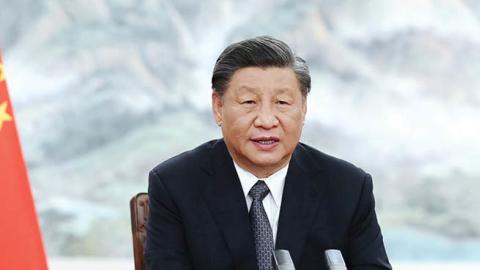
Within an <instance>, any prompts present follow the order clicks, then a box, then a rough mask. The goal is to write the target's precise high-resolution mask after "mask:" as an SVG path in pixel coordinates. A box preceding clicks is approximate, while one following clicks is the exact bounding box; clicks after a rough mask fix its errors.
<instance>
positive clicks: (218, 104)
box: [212, 90, 223, 126]
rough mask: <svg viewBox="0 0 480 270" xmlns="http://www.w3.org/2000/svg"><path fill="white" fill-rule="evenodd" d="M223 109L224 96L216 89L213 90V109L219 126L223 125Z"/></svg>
mask: <svg viewBox="0 0 480 270" xmlns="http://www.w3.org/2000/svg"><path fill="white" fill-rule="evenodd" d="M222 109H223V100H222V97H221V96H220V95H219V94H218V93H217V92H216V91H215V90H214V91H212V111H213V117H215V121H216V122H217V124H218V125H219V126H221V125H222V121H223V118H222V115H223V114H222Z"/></svg>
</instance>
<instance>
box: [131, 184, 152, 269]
mask: <svg viewBox="0 0 480 270" xmlns="http://www.w3.org/2000/svg"><path fill="white" fill-rule="evenodd" d="M130 219H131V221H132V238H133V259H134V262H135V270H147V266H146V264H145V260H144V258H143V251H144V248H145V240H146V237H147V227H146V226H147V221H148V194H147V193H145V192H142V193H138V194H137V195H135V196H133V198H132V199H131V200H130Z"/></svg>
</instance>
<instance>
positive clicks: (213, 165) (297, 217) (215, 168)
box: [204, 140, 325, 270]
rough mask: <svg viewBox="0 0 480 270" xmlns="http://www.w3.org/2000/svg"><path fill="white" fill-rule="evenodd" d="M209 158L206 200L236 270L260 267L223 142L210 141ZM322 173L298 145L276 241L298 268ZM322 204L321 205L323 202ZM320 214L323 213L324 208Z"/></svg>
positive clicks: (315, 205) (292, 161)
mask: <svg viewBox="0 0 480 270" xmlns="http://www.w3.org/2000/svg"><path fill="white" fill-rule="evenodd" d="M209 156H210V158H209V159H207V160H206V161H205V164H204V169H205V170H206V171H207V173H209V174H210V175H211V178H210V179H209V181H210V182H209V183H208V184H207V185H206V189H205V191H206V192H205V198H206V201H207V204H208V205H209V208H210V210H211V212H212V215H213V217H214V219H215V222H216V223H217V225H218V228H219V230H220V231H221V232H222V234H223V237H224V238H225V241H226V243H227V246H228V248H229V250H230V252H231V254H232V258H233V261H234V264H235V266H236V268H237V269H241V270H250V269H252V270H253V269H257V264H256V259H255V258H256V257H255V244H254V240H253V233H252V230H251V227H250V222H249V214H248V209H247V205H246V203H245V197H244V194H243V191H242V186H241V183H240V180H239V179H238V176H237V173H236V171H235V168H234V165H233V161H232V158H231V157H230V154H229V153H228V150H227V147H226V145H225V143H224V141H223V140H218V141H216V142H213V143H212V147H211V150H210V155H209ZM322 173H324V171H323V170H322V169H321V168H319V166H318V164H315V163H314V162H313V160H312V159H311V158H310V157H309V155H308V153H307V150H306V149H305V146H304V145H302V144H299V145H298V146H297V147H296V149H295V151H294V153H293V155H292V159H291V160H290V164H289V168H288V172H287V176H286V179H285V187H284V190H283V198H282V207H281V209H280V219H279V224H278V233H277V239H276V249H286V250H288V251H289V252H290V254H291V256H292V259H293V261H294V263H295V265H299V263H300V261H301V255H302V253H303V247H304V246H305V241H306V236H307V233H308V231H309V230H310V227H311V225H312V221H313V218H314V217H315V213H317V212H318V210H317V209H318V208H319V205H320V201H321V199H322V198H324V197H325V196H322V189H319V187H317V186H315V184H314V183H315V182H314V181H313V178H314V177H325V176H321V174H322ZM322 205H323V204H322ZM319 210H321V211H320V212H318V214H320V215H323V214H324V213H325V211H324V209H319Z"/></svg>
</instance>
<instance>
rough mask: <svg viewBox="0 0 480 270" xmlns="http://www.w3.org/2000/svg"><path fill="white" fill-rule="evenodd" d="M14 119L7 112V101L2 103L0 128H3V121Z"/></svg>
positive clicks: (0, 105) (0, 107)
mask: <svg viewBox="0 0 480 270" xmlns="http://www.w3.org/2000/svg"><path fill="white" fill-rule="evenodd" d="M6 121H12V116H11V115H9V114H8V113H7V102H6V101H4V102H2V103H1V104H0V130H2V126H3V122H6Z"/></svg>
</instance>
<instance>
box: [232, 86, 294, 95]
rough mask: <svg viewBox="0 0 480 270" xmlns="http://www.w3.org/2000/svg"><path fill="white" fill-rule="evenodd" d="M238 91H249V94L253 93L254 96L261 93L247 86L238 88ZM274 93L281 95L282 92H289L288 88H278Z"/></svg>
mask: <svg viewBox="0 0 480 270" xmlns="http://www.w3.org/2000/svg"><path fill="white" fill-rule="evenodd" d="M238 90H246V91H249V92H253V93H255V94H260V93H261V92H262V91H260V90H258V89H257V88H252V87H249V86H246V85H242V86H240V87H239V88H238ZM275 91H276V92H278V93H279V94H282V93H284V92H288V91H290V88H278V89H275Z"/></svg>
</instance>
